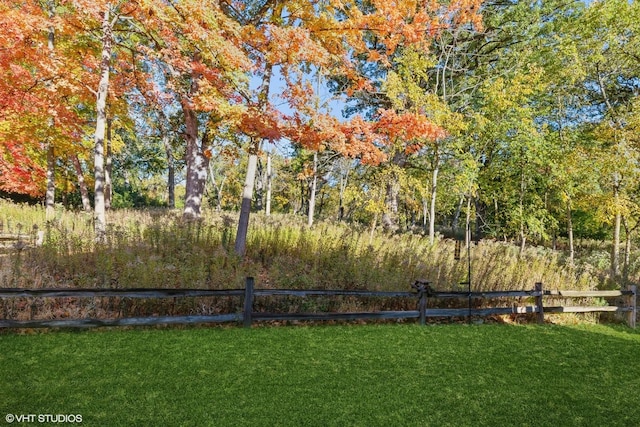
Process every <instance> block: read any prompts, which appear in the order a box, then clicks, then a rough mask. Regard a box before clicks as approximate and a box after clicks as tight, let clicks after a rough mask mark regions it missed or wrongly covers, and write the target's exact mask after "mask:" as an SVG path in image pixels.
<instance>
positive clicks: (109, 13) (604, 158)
mask: <svg viewBox="0 0 640 427" xmlns="http://www.w3.org/2000/svg"><path fill="white" fill-rule="evenodd" d="M0 8H1V11H2V14H0V15H1V16H2V17H1V18H0V24H1V25H0V40H3V45H4V47H3V48H0V64H1V65H0V141H2V145H1V146H0V190H2V191H4V192H9V193H13V194H28V195H30V196H33V197H36V198H41V199H42V200H43V201H44V203H45V205H46V206H47V209H48V210H49V211H52V209H53V206H54V202H55V200H64V201H67V202H69V203H71V202H72V201H75V203H77V204H78V205H81V206H82V207H83V209H85V210H92V211H93V212H94V217H95V231H96V239H97V240H98V241H99V240H100V239H102V238H103V236H104V233H105V226H106V212H107V211H108V209H109V208H110V207H111V206H112V205H114V206H132V205H149V204H166V205H169V206H175V205H179V206H180V207H181V208H182V209H183V216H184V217H185V218H186V219H196V218H198V217H199V216H200V211H201V208H202V206H203V203H209V204H210V205H212V206H215V207H217V208H218V209H220V210H223V209H234V210H239V211H240V212H241V215H240V218H241V219H240V222H239V224H238V233H237V235H238V240H237V242H236V251H237V252H238V253H239V254H241V253H243V251H244V245H245V242H244V241H243V236H246V229H247V224H248V218H249V212H250V211H251V210H252V209H253V210H264V211H266V212H267V213H270V212H271V211H272V210H273V211H285V212H293V213H299V214H305V215H307V217H308V222H309V224H310V225H311V224H312V223H313V221H314V219H315V218H318V217H331V218H335V219H338V220H349V221H356V222H361V223H364V224H367V225H368V226H371V227H372V230H373V229H375V228H376V227H384V228H385V229H386V230H389V231H396V230H402V229H407V228H414V227H423V228H424V230H425V233H426V234H427V235H428V236H429V238H430V239H431V240H432V241H434V240H435V237H436V231H437V230H440V231H441V232H445V231H446V232H450V233H452V234H458V233H464V230H471V231H472V233H473V234H474V235H475V236H482V237H489V238H495V239H504V240H510V241H516V242H518V243H519V244H520V246H521V247H522V248H523V249H524V247H525V245H527V244H529V243H540V242H549V241H554V240H555V239H556V238H558V237H563V238H565V239H566V245H567V248H568V251H569V257H570V259H573V256H574V247H575V243H574V240H575V238H576V237H589V238H610V239H611V242H612V250H611V256H612V271H611V274H612V277H617V276H619V275H623V274H625V272H624V270H625V266H626V265H628V254H629V252H630V246H631V244H632V238H633V236H634V233H635V232H636V230H637V228H638V224H640V222H638V211H639V204H638V184H637V183H638V172H639V169H638V160H637V159H638V149H639V146H638V126H639V124H640V116H639V115H638V107H640V104H639V101H638V94H639V92H640V79H639V78H638V69H639V66H640V44H639V39H638V37H639V36H638V31H639V28H638V27H639V26H640V24H639V22H640V6H638V4H637V2H629V1H626V0H603V1H598V2H590V3H589V4H585V3H584V2H582V1H569V0H548V1H536V2H520V1H508V0H507V1H505V0H489V1H484V2H481V1H471V0H464V1H463V0H457V1H442V2H434V1H429V2H426V1H417V0H401V1H397V2H393V3H389V2H386V1H382V0H364V1H363V0H314V1H308V0H286V1H284V0H244V1H240V0H208V1H191V0H185V1H179V2H178V1H163V2H160V1H157V0H139V1H134V2H124V1H120V2H116V1H91V2H89V1H85V0H68V1H64V0H46V1H45V0H39V1H36V0H28V1H19V2H18V1H7V2H3V4H2V5H1V6H0ZM336 100H337V101H338V102H336ZM336 105H340V106H341V109H342V111H341V113H342V116H339V115H338V114H336V111H335V110H336ZM176 193H178V194H176ZM623 245H624V246H625V248H624V249H623V248H622V246H623Z"/></svg>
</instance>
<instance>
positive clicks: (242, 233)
mask: <svg viewBox="0 0 640 427" xmlns="http://www.w3.org/2000/svg"><path fill="white" fill-rule="evenodd" d="M257 167H258V155H257V154H255V153H251V154H250V155H249V164H248V165H247V175H246V177H245V180H244V188H243V190H242V205H241V207H240V219H239V221H238V231H237V233H236V244H235V252H236V254H237V255H238V256H244V254H245V253H246V252H247V231H248V230H249V217H250V215H251V200H252V199H253V184H254V181H255V179H256V169H257Z"/></svg>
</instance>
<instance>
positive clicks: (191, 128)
mask: <svg viewBox="0 0 640 427" xmlns="http://www.w3.org/2000/svg"><path fill="white" fill-rule="evenodd" d="M182 109H183V112H184V121H185V127H186V139H187V152H186V158H187V183H186V199H185V204H184V205H185V206H184V212H183V214H182V217H183V218H184V219H185V220H194V219H197V218H200V215H201V209H202V198H203V195H204V189H205V185H206V182H207V168H208V163H209V159H207V157H206V156H205V155H204V154H203V153H202V150H201V149H200V146H199V145H198V117H197V115H196V112H195V111H194V110H193V109H192V108H191V107H190V105H189V103H188V102H184V101H183V102H182Z"/></svg>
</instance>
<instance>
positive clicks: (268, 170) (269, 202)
mask: <svg viewBox="0 0 640 427" xmlns="http://www.w3.org/2000/svg"><path fill="white" fill-rule="evenodd" d="M271 178H272V176H271V153H267V202H266V207H265V214H266V215H267V216H269V215H271Z"/></svg>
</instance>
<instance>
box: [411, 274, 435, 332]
mask: <svg viewBox="0 0 640 427" xmlns="http://www.w3.org/2000/svg"><path fill="white" fill-rule="evenodd" d="M411 287H412V288H413V289H415V290H416V291H417V292H418V314H419V316H420V325H423V326H424V325H426V323H427V297H428V296H429V295H428V294H429V293H430V292H431V288H430V287H429V282H427V281H425V280H416V281H415V283H414V284H413V285H411Z"/></svg>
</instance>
